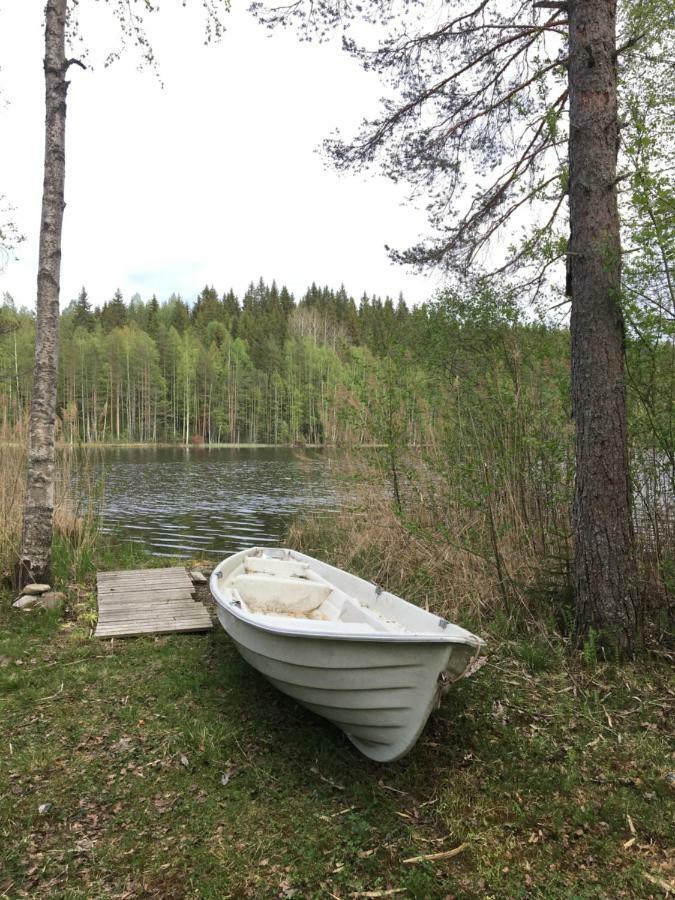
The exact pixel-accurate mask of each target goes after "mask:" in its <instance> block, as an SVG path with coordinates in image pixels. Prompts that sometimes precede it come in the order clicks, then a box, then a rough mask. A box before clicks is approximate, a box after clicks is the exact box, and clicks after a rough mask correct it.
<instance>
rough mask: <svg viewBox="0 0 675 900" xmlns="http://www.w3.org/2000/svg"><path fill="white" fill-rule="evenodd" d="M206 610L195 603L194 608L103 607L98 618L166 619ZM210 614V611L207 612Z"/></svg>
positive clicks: (100, 619)
mask: <svg viewBox="0 0 675 900" xmlns="http://www.w3.org/2000/svg"><path fill="white" fill-rule="evenodd" d="M204 612H206V611H205V610H204V608H203V607H202V610H201V612H200V608H199V607H198V606H196V605H195V607H194V608H192V609H191V608H190V607H189V606H178V605H176V606H173V605H172V606H171V607H169V608H168V609H148V608H147V607H143V608H142V609H135V608H134V609H102V610H101V612H100V613H99V616H98V620H99V622H101V621H102V620H103V619H106V621H107V620H108V619H110V620H112V619H115V620H119V619H127V620H133V619H141V618H145V619H166V617H167V616H191V615H197V614H200V615H201V614H203V613H204ZM207 615H208V613H207Z"/></svg>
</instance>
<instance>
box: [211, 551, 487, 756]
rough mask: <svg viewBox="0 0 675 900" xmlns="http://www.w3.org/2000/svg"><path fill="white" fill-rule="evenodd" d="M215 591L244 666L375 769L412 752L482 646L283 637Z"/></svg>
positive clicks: (220, 611) (408, 640) (421, 641)
mask: <svg viewBox="0 0 675 900" xmlns="http://www.w3.org/2000/svg"><path fill="white" fill-rule="evenodd" d="M297 555H298V557H300V556H301V555H300V554H297ZM303 558H305V557H303ZM335 571H339V570H335ZM343 574H347V573H343ZM349 577H351V576H349ZM212 591H213V593H214V597H215V599H216V601H217V609H218V617H219V620H220V622H221V624H222V626H223V628H224V629H225V631H227V633H228V635H229V636H230V637H231V638H232V640H233V642H234V644H235V646H236V648H237V650H238V651H239V653H240V654H241V656H242V657H243V658H244V659H245V660H246V662H248V663H249V664H250V665H251V666H253V668H255V669H257V671H258V672H260V673H261V674H262V675H263V676H264V677H265V678H266V679H267V680H268V681H269V682H271V684H273V685H274V686H275V687H276V688H278V690H280V691H282V692H283V693H284V694H287V695H288V696H290V697H292V698H293V699H294V700H296V701H297V702H298V703H301V704H302V705H303V706H305V707H306V708H307V709H309V710H311V711H312V712H314V713H317V714H318V715H320V716H323V717H324V718H326V719H328V720H329V721H331V722H333V723H334V724H335V725H336V726H337V727H338V728H340V729H342V731H344V732H345V734H346V736H347V737H348V738H349V740H350V741H351V742H352V743H353V744H354V745H355V747H357V749H358V750H360V751H361V753H363V754H364V755H365V756H367V757H369V758H370V759H373V760H376V761H378V762H391V761H393V760H395V759H399V758H400V757H402V756H404V755H405V754H406V753H408V752H409V751H410V749H411V748H412V747H413V746H414V744H415V742H416V741H417V739H418V738H419V735H420V733H421V731H422V729H423V728H424V726H425V724H426V722H427V719H428V717H429V714H430V713H431V711H432V709H433V708H434V707H435V706H436V705H437V703H438V700H439V695H440V692H441V690H442V689H443V687H444V685H445V684H446V683H447V681H448V680H449V679H448V677H447V676H446V674H445V673H448V672H449V673H453V674H452V676H451V677H457V675H458V674H460V673H462V672H464V670H465V669H466V667H467V666H468V664H469V663H470V661H471V659H472V657H473V656H474V655H475V653H476V649H477V646H480V644H478V645H471V644H468V643H461V642H429V641H424V640H420V641H416V640H414V639H413V640H411V639H410V638H409V637H407V638H406V639H405V640H403V639H402V640H395V639H394V640H387V641H386V642H385V641H381V640H363V639H356V640H352V639H350V638H349V637H347V638H345V637H340V638H336V637H330V636H322V637H320V638H317V636H303V635H300V634H280V633H279V632H278V631H273V630H269V629H267V628H265V627H261V625H260V624H258V623H253V622H250V621H246V620H244V619H243V618H242V617H241V615H239V614H237V611H236V610H233V609H232V607H231V606H229V605H228V604H227V603H222V602H221V601H220V600H219V597H218V592H217V587H216V589H215V590H214V586H212ZM402 602H404V601H402ZM476 640H478V639H476Z"/></svg>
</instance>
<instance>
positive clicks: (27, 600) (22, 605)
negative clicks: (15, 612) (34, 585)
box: [12, 594, 40, 611]
mask: <svg viewBox="0 0 675 900" xmlns="http://www.w3.org/2000/svg"><path fill="white" fill-rule="evenodd" d="M39 599H40V595H39V594H35V595H34V596H32V597H31V596H30V594H22V595H21V596H20V597H19V598H18V600H15V601H14V603H12V606H13V607H14V608H15V609H23V610H26V611H27V610H29V609H33V607H34V606H35V605H36V603H37V602H38V601H39Z"/></svg>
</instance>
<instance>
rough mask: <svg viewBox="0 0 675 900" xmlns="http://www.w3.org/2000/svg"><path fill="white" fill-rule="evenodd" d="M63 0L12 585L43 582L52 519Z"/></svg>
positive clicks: (52, 28)
mask: <svg viewBox="0 0 675 900" xmlns="http://www.w3.org/2000/svg"><path fill="white" fill-rule="evenodd" d="M66 11H67V0H47V6H46V10H45V58H44V70H45V99H46V119H45V159H44V183H43V189H42V217H41V220H40V253H39V263H38V277H37V310H36V328H35V363H34V368H33V390H32V396H31V408H30V422H29V439H28V474H27V479H26V497H25V506H24V513H23V533H22V538H21V555H20V557H19V560H18V562H17V567H16V582H17V586H19V587H21V586H23V585H24V584H26V583H27V582H33V581H49V580H50V569H51V546H52V531H53V522H54V457H55V452H54V432H55V421H56V367H57V359H58V333H59V289H60V279H61V229H62V224H63V210H64V206H65V203H64V181H65V168H66V165H65V163H66V158H65V136H66V92H67V89H68V82H67V81H66V71H67V69H68V62H67V61H66V57H65V27H66Z"/></svg>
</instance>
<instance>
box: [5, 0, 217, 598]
mask: <svg viewBox="0 0 675 900" xmlns="http://www.w3.org/2000/svg"><path fill="white" fill-rule="evenodd" d="M201 2H202V5H203V8H204V11H205V14H206V29H207V39H209V38H211V37H219V36H220V34H221V32H222V22H221V19H220V11H221V10H223V11H224V10H225V9H227V8H228V7H227V0H222V2H221V0H201ZM77 5H78V0H70V2H69V0H47V4H46V7H45V56H44V72H45V104H46V116H45V157H44V179H43V188H42V213H41V219H40V248H39V261H38V277H37V302H36V336H35V362H34V372H33V388H32V396H31V410H30V421H29V443H28V468H27V476H26V494H25V502H24V514H23V529H22V536H21V550H20V554H19V559H18V560H17V564H16V569H15V582H16V585H17V587H22V586H23V585H24V584H26V583H29V582H34V581H48V580H49V579H50V568H51V545H52V533H53V521H54V465H55V423H56V387H57V364H58V333H59V332H58V327H59V293H60V283H61V233H62V226H63V211H64V208H65V174H66V154H65V149H66V96H67V93H68V79H67V75H68V71H69V69H70V67H71V66H72V65H77V66H80V67H82V68H85V67H84V64H83V63H82V62H81V60H78V59H74V58H68V57H67V56H66V29H67V27H68V25H71V26H74V24H75V23H74V19H73V17H72V13H73V11H74V9H75V8H76V7H77ZM111 8H112V12H113V15H114V16H115V17H116V19H117V22H118V25H119V28H120V31H121V34H122V39H123V44H124V43H126V42H131V43H132V44H133V45H135V46H136V47H137V48H138V49H140V51H141V53H142V56H143V58H144V60H145V61H146V62H148V63H154V58H153V54H152V45H151V43H150V42H149V40H148V38H147V35H146V32H145V29H144V20H143V16H144V14H148V13H152V12H154V11H155V10H156V6H155V5H154V4H153V3H151V2H150V0H116V2H115V3H113V4H111Z"/></svg>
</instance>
